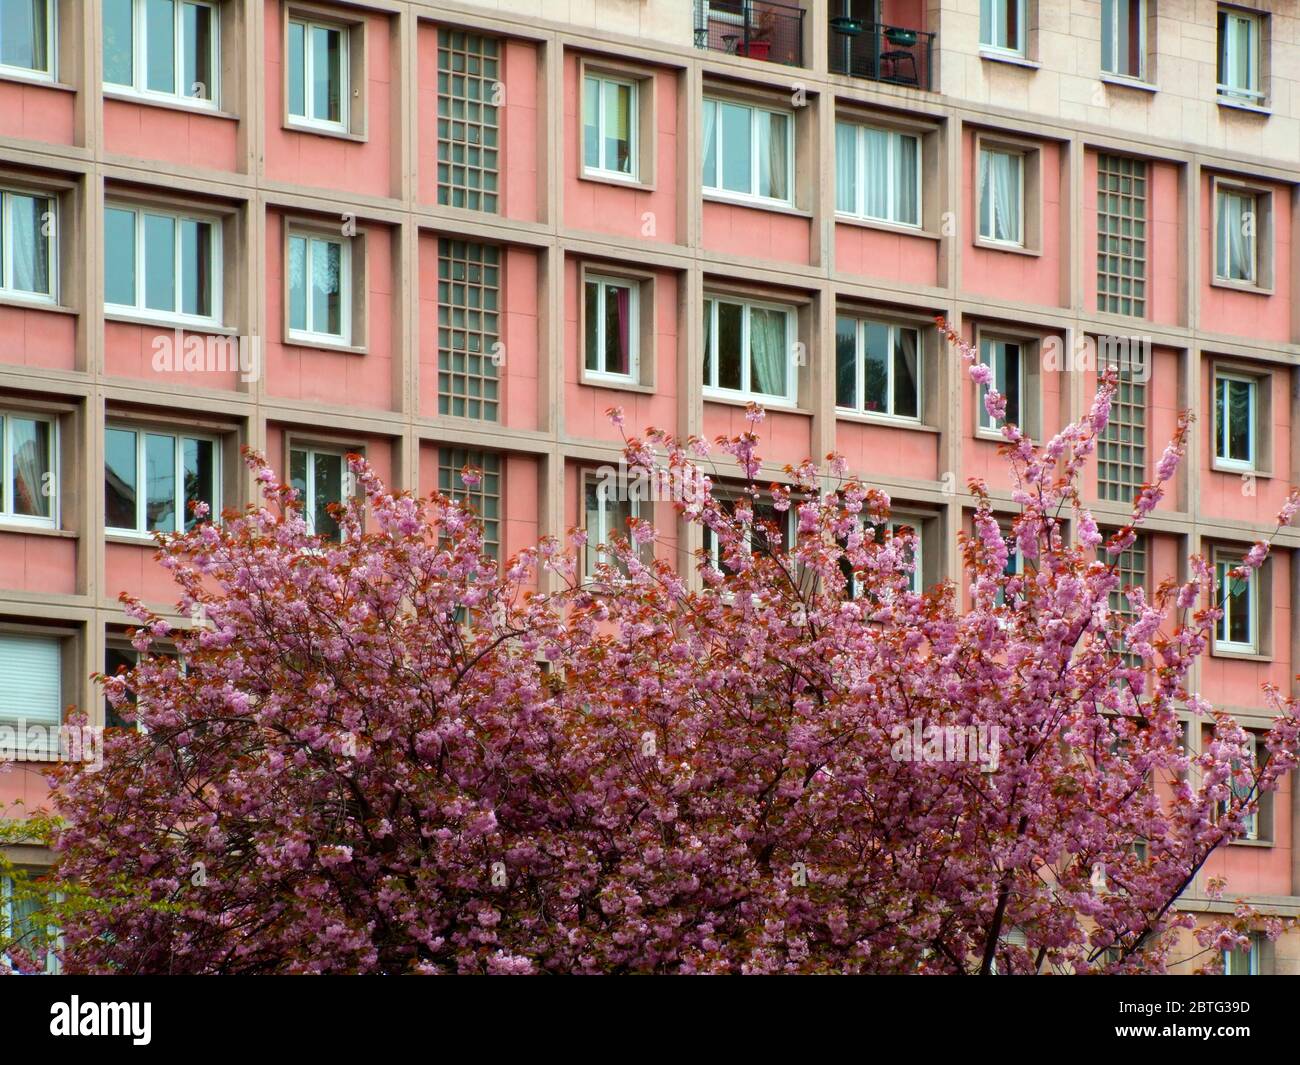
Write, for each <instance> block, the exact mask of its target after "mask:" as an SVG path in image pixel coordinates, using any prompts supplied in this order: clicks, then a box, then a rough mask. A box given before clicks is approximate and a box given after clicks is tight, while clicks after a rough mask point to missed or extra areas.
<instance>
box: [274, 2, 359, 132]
mask: <svg viewBox="0 0 1300 1065" xmlns="http://www.w3.org/2000/svg"><path fill="white" fill-rule="evenodd" d="M286 53H287V56H286V64H287V68H288V76H287V78H286V86H287V89H288V93H289V117H290V118H292V119H293V120H295V121H296V122H300V123H303V124H305V125H315V126H321V127H323V128H325V129H339V130H346V129H347V127H348V121H347V112H346V107H347V98H348V34H347V31H346V30H344V29H343V27H341V26H334V25H330V24H328V23H321V22H307V21H304V20H302V19H290V20H289V40H288V43H287V48H286Z"/></svg>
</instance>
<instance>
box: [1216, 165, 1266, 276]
mask: <svg viewBox="0 0 1300 1065" xmlns="http://www.w3.org/2000/svg"><path fill="white" fill-rule="evenodd" d="M1214 209H1215V212H1216V214H1217V215H1218V229H1217V232H1216V234H1215V238H1216V239H1215V254H1214V276H1215V278H1216V279H1217V280H1219V281H1238V282H1242V283H1243V284H1248V285H1253V284H1256V283H1257V280H1256V279H1257V278H1258V277H1259V269H1258V267H1259V244H1258V233H1259V227H1260V215H1259V197H1258V196H1256V195H1255V194H1254V193H1252V192H1247V191H1245V190H1243V189H1232V188H1220V189H1218V190H1217V193H1216V195H1215V198H1214Z"/></svg>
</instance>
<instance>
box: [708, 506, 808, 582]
mask: <svg viewBox="0 0 1300 1065" xmlns="http://www.w3.org/2000/svg"><path fill="white" fill-rule="evenodd" d="M713 498H714V499H717V500H718V501H719V502H725V503H731V504H732V505H733V506H734V505H735V504H737V503H739V502H741V500H742V498H745V497H742V496H737V495H732V494H729V493H728V492H727V491H726V490H725V489H724V490H723V491H722V493H721V494H717V493H715V494H714V497H713ZM746 501H747V502H749V503H750V505H751V506H754V505H762V504H770V503H771V502H772V499H771V496H766V495H761V496H759V498H758V499H747V500H746ZM798 513H799V503H798V501H797V500H793V499H792V500H791V501H790V506H789V507H788V508H787V509H786V510H785V511H777V514H778V515H779V516H780V518H781V521H782V522H783V523H784V525H785V528H784V529H781V530H780V533H781V547H782V553H783V554H787V555H788V554H791V553H793V551H794V549H795V543H796V541H797V539H798V533H799V523H798V521H797V520H796V518H797V517H798ZM732 516H733V517H734V514H733V515H732ZM763 520H765V519H763V518H760V517H759V516H758V515H757V514H756V515H755V516H754V518H753V519H752V520H751V521H750V523H749V526H748V527H747V528H746V530H745V539H744V549H745V551H746V552H752V551H753V550H754V523H755V522H758V521H763ZM704 548H705V550H706V551H707V552H708V553H709V560H710V562H712V564H713V568H714V569H716V570H717V571H718V572H719V573H725V572H727V571H726V570H725V569H724V568H723V565H722V550H721V543H720V541H719V540H718V534H717V533H715V532H714V531H713V530H712V529H711V528H709V527H708V526H707V525H706V526H705V527H704Z"/></svg>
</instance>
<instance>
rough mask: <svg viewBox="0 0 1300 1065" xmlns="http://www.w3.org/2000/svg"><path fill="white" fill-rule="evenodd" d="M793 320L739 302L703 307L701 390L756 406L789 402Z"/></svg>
mask: <svg viewBox="0 0 1300 1065" xmlns="http://www.w3.org/2000/svg"><path fill="white" fill-rule="evenodd" d="M793 354H794V314H793V313H792V312H791V311H790V310H789V309H788V308H785V307H777V306H772V305H770V304H762V303H751V302H748V301H744V300H728V299H722V298H720V297H719V298H709V299H706V300H705V301H704V387H705V389H706V390H707V391H713V392H722V393H732V394H735V395H737V396H741V397H750V398H753V399H757V400H772V399H783V400H793V399H794V398H795V374H794V366H793V362H794V358H793Z"/></svg>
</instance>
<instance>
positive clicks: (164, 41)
mask: <svg viewBox="0 0 1300 1065" xmlns="http://www.w3.org/2000/svg"><path fill="white" fill-rule="evenodd" d="M219 38H220V21H219V16H218V14H217V9H216V7H215V6H214V5H213V4H211V3H198V2H194V0H104V82H105V83H106V84H108V85H112V86H113V87H115V88H117V89H126V90H127V91H129V92H134V93H139V94H141V95H143V96H166V97H172V98H177V99H184V100H190V101H195V102H198V103H204V104H208V105H213V106H215V102H216V99H217V91H216V90H217V86H216V78H217V71H218V70H220V69H221V68H220V59H219V56H218V54H217V48H218V43H217V42H218V40H219Z"/></svg>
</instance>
